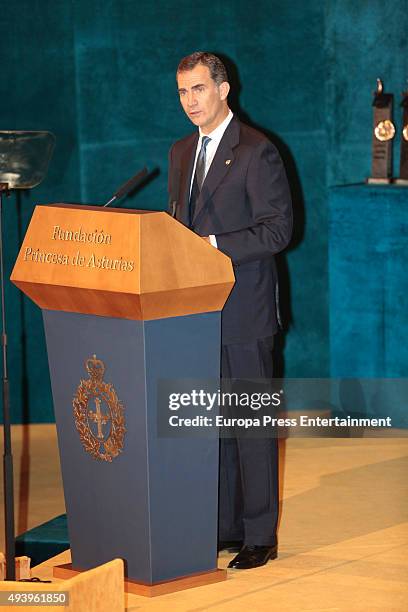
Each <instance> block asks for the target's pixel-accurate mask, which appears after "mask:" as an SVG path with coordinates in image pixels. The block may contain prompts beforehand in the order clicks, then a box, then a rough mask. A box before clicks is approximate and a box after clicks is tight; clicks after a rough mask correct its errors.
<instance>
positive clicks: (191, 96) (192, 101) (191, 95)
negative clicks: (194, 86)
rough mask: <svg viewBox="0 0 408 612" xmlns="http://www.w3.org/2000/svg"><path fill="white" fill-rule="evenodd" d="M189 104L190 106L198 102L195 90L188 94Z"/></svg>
mask: <svg viewBox="0 0 408 612" xmlns="http://www.w3.org/2000/svg"><path fill="white" fill-rule="evenodd" d="M187 104H188V105H189V106H195V105H196V104H197V100H196V96H195V93H194V92H193V91H190V92H189V93H188V94H187Z"/></svg>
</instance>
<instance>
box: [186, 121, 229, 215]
mask: <svg viewBox="0 0 408 612" xmlns="http://www.w3.org/2000/svg"><path fill="white" fill-rule="evenodd" d="M239 132H240V127H239V121H238V119H236V118H235V116H234V117H233V118H232V119H231V121H230V123H229V124H228V126H227V129H226V130H225V132H224V135H223V137H222V138H221V141H220V144H219V145H218V148H217V151H216V153H215V156H214V159H213V161H212V163H211V166H210V169H209V171H208V173H207V176H206V177H205V180H204V183H203V186H202V188H201V192H200V196H199V198H198V200H197V202H196V205H195V213H194V219H193V223H194V221H195V220H196V219H197V217H198V215H199V214H201V212H202V210H203V208H204V207H205V205H206V204H207V202H208V200H209V199H210V198H211V196H212V195H213V193H214V191H215V190H216V189H217V187H218V185H219V184H220V183H221V181H222V180H223V179H224V177H225V176H226V175H227V173H228V171H229V169H230V168H231V166H232V165H233V163H234V152H233V149H234V147H236V146H237V144H238V143H239ZM196 146H197V141H196ZM191 172H192V168H191ZM191 172H190V177H191Z"/></svg>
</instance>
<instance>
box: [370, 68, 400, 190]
mask: <svg viewBox="0 0 408 612" xmlns="http://www.w3.org/2000/svg"><path fill="white" fill-rule="evenodd" d="M393 99H394V96H393V95H392V94H387V93H384V87H383V83H382V81H381V79H377V89H376V91H375V92H374V100H373V131H372V145H371V150H372V164H371V176H370V177H369V178H368V179H367V183H372V184H388V183H391V180H392V179H391V177H392V140H393V138H394V136H395V126H394V123H393V120H392V109H393Z"/></svg>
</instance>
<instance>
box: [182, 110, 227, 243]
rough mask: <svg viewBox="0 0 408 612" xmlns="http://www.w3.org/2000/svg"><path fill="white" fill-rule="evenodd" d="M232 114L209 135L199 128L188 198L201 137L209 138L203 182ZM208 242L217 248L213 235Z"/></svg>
mask: <svg viewBox="0 0 408 612" xmlns="http://www.w3.org/2000/svg"><path fill="white" fill-rule="evenodd" d="M233 116H234V115H233V113H232V112H231V111H230V110H229V112H228V115H227V116H226V117H225V119H224V121H223V122H222V123H220V125H219V126H218V127H216V128H215V130H213V131H212V132H210V133H209V134H203V133H202V131H201V128H199V132H200V137H199V139H198V143H197V149H196V154H195V159H194V166H193V174H192V175H191V183H190V196H191V189H192V188H193V181H194V174H195V168H196V164H197V157H198V154H199V152H200V149H201V143H202V139H203V136H208V137H209V138H211V140H210V142H209V143H208V144H207V147H206V150H205V172H204V180H205V177H206V176H207V172H208V170H209V169H210V166H211V164H212V161H213V159H214V156H215V154H216V152H217V149H218V145H219V144H220V142H221V138H222V137H223V136H224V132H225V130H226V129H227V127H228V125H229V123H230V121H231V119H232V117H233ZM209 239H210V242H211V244H212V245H213V246H214V247H215V248H217V240H216V238H215V236H214V235H213V234H211V235H210V236H209Z"/></svg>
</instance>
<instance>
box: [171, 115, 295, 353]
mask: <svg viewBox="0 0 408 612" xmlns="http://www.w3.org/2000/svg"><path fill="white" fill-rule="evenodd" d="M197 142H198V130H197V131H196V132H195V133H194V134H192V135H191V136H187V137H186V138H183V139H182V140H179V141H178V142H176V143H175V144H174V145H173V146H172V148H171V149H170V153H169V192H170V207H171V212H172V213H173V214H174V216H175V217H176V219H178V220H179V221H181V222H182V223H184V225H187V226H188V225H189V191H190V182H191V175H192V171H193V165H194V157H195V151H196V147H197ZM191 229H192V230H193V231H194V232H196V233H197V234H199V235H200V236H208V235H210V234H214V235H215V237H216V239H217V244H218V248H219V250H220V251H222V252H223V253H225V254H226V255H228V256H229V257H230V258H231V259H232V262H233V266H234V272H235V279H236V283H235V285H234V288H233V290H232V292H231V294H230V296H229V298H228V301H227V303H226V305H225V307H224V310H223V312H222V343H223V344H233V343H238V342H249V341H252V340H255V339H257V338H264V337H266V336H271V335H272V334H274V333H275V332H276V331H277V327H278V317H279V314H278V312H279V311H278V295H277V273H276V266H275V261H274V255H275V253H279V252H280V251H282V249H284V248H285V247H286V246H287V244H288V242H289V240H290V237H291V233H292V206H291V198H290V191H289V186H288V182H287V178H286V174H285V170H284V167H283V164H282V160H281V158H280V156H279V153H278V151H277V149H276V148H275V146H274V145H273V144H272V143H271V142H270V141H269V140H268V139H267V138H266V136H264V135H263V134H261V133H260V132H258V131H257V130H254V129H253V128H251V127H249V126H247V125H245V124H243V123H241V122H240V121H239V120H238V119H237V118H235V116H234V117H233V119H232V120H231V122H230V123H229V125H228V127H227V129H226V130H225V132H224V135H223V137H222V139H221V142H220V144H219V146H218V149H217V152H216V154H215V157H214V159H213V161H212V164H211V166H210V169H209V171H208V173H207V176H206V178H205V181H204V183H203V186H202V189H201V192H200V197H199V199H198V201H197V203H196V207H195V213H194V218H193V220H192V225H191Z"/></svg>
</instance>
